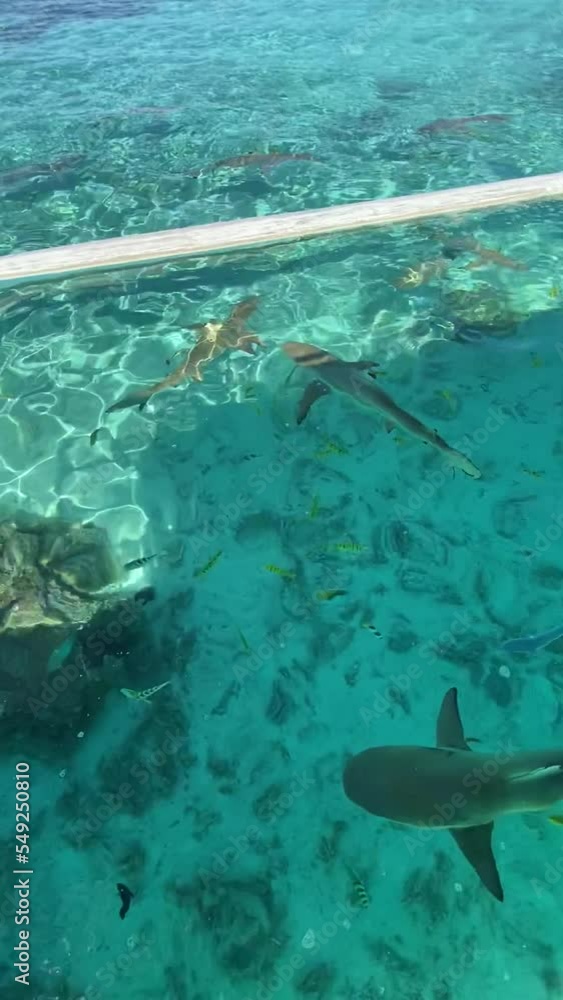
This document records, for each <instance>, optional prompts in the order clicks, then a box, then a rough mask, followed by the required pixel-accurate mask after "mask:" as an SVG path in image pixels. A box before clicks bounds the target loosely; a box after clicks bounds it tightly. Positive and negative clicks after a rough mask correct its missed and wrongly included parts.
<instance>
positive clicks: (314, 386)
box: [297, 380, 330, 424]
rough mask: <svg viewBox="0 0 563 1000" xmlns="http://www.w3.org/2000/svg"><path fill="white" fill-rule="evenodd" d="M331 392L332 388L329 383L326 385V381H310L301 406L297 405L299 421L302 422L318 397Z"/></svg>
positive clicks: (300, 403)
mask: <svg viewBox="0 0 563 1000" xmlns="http://www.w3.org/2000/svg"><path fill="white" fill-rule="evenodd" d="M329 392H330V388H329V386H328V385H325V383H324V382H318V381H317V380H315V381H314V382H309V385H308V386H307V388H306V389H305V392H304V393H303V395H302V397H301V400H300V402H299V406H298V407H297V423H298V424H302V423H303V421H304V420H305V417H306V416H307V414H308V412H309V410H310V409H311V407H312V405H313V403H315V402H316V401H317V399H320V398H321V396H326V395H328V393H329Z"/></svg>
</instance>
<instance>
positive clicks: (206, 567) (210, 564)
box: [194, 549, 223, 576]
mask: <svg viewBox="0 0 563 1000" xmlns="http://www.w3.org/2000/svg"><path fill="white" fill-rule="evenodd" d="M222 555H223V550H222V549H220V550H219V552H216V553H215V555H214V556H211V559H208V561H207V562H206V563H205V565H204V566H200V567H199V569H196V571H195V573H194V576H205V574H206V573H209V570H211V569H213V567H214V566H215V565H216V564H217V563H218V562H219V559H220V558H221V556H222Z"/></svg>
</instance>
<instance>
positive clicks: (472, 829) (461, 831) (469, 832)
mask: <svg viewBox="0 0 563 1000" xmlns="http://www.w3.org/2000/svg"><path fill="white" fill-rule="evenodd" d="M450 833H451V834H452V836H453V838H454V840H455V842H456V844H457V846H458V847H459V849H460V851H461V852H462V854H464V855H465V857H466V858H467V860H468V861H469V864H470V865H471V867H472V868H473V869H474V871H476V872H477V874H478V876H479V878H480V879H481V882H482V883H483V885H484V886H485V888H486V889H488V890H489V892H491V893H492V894H493V896H494V897H495V899H498V900H500V902H501V903H502V901H503V899H504V892H503V888H502V885H501V881H500V875H499V873H498V869H497V863H496V861H495V856H494V854H493V848H492V845H491V838H492V835H493V823H487V824H486V825H485V826H467V827H460V828H458V829H457V830H452V829H450Z"/></svg>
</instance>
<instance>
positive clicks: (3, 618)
mask: <svg viewBox="0 0 563 1000" xmlns="http://www.w3.org/2000/svg"><path fill="white" fill-rule="evenodd" d="M18 608H19V603H18V599H17V598H14V600H13V601H10V602H9V604H5V605H4V607H3V608H0V628H4V626H5V625H7V624H8V621H9V620H10V616H11V614H12V612H13V611H17V610H18Z"/></svg>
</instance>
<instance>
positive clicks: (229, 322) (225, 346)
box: [106, 296, 264, 413]
mask: <svg viewBox="0 0 563 1000" xmlns="http://www.w3.org/2000/svg"><path fill="white" fill-rule="evenodd" d="M258 301H259V300H258V297H257V296H254V297H253V298H249V299H244V301H242V302H239V303H238V305H236V306H235V307H234V309H233V310H232V311H231V314H230V315H229V316H228V318H227V319H226V320H224V321H222V320H218V319H211V320H209V322H208V323H194V324H193V325H192V326H190V327H188V329H190V330H197V332H198V339H197V342H196V343H195V344H194V346H193V347H192V348H190V350H189V351H188V354H187V356H186V357H185V358H184V360H183V361H182V364H181V365H178V367H177V368H175V369H174V371H172V372H170V375H167V376H166V378H163V379H161V381H160V382H156V383H155V384H154V385H150V386H146V387H145V388H141V389H133V390H132V391H131V392H128V393H127V395H126V396H124V397H123V399H119V400H118V401H117V402H116V403H112V405H111V406H109V407H108V408H107V410H106V413H113V412H114V410H126V409H127V408H128V407H130V406H138V407H139V409H140V410H142V409H143V408H144V407H145V406H146V405H147V403H148V401H149V399H150V398H151V396H154V394H155V393H156V392H161V391H162V389H172V388H174V387H175V386H177V385H180V384H181V383H182V382H185V381H186V380H187V379H195V380H196V381H198V382H201V381H202V379H203V375H202V368H203V367H204V365H207V364H209V362H210V361H213V360H214V359H215V358H217V357H219V355H220V354H223V352H224V351H228V350H230V351H245V353H246V354H253V353H254V350H253V346H252V345H253V344H258V346H259V347H263V346H264V345H263V343H262V341H261V340H260V339H259V337H257V336H256V335H255V334H254V333H248V332H247V331H246V330H245V328H244V323H245V321H246V320H247V319H248V317H249V316H251V315H252V313H253V312H254V310H255V309H256V306H257V305H258ZM176 353H179V352H176Z"/></svg>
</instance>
